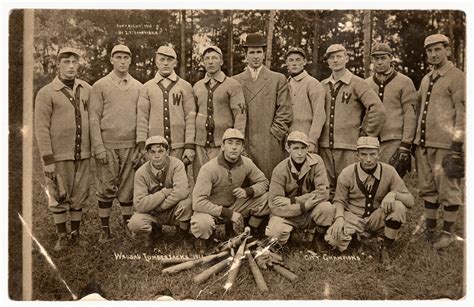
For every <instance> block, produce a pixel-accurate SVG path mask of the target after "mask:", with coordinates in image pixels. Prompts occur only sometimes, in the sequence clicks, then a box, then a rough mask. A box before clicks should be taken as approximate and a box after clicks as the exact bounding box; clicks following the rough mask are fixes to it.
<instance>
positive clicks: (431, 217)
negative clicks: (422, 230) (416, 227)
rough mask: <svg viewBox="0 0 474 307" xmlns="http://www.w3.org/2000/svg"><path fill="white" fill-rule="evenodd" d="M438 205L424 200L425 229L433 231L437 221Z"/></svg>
mask: <svg viewBox="0 0 474 307" xmlns="http://www.w3.org/2000/svg"><path fill="white" fill-rule="evenodd" d="M438 208H439V204H438V203H430V202H428V201H426V200H425V216H426V228H429V229H434V228H435V227H436V220H437V219H438Z"/></svg>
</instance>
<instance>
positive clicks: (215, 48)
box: [202, 46, 222, 57]
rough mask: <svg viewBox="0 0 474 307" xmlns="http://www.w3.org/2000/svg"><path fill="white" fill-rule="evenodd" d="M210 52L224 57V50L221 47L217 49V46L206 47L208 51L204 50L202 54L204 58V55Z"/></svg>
mask: <svg viewBox="0 0 474 307" xmlns="http://www.w3.org/2000/svg"><path fill="white" fill-rule="evenodd" d="M210 50H212V51H215V52H217V53H219V54H220V56H221V57H222V50H221V49H220V48H219V47H217V46H209V47H206V49H204V51H203V52H202V56H204V55H205V54H206V53H207V52H209V51H210Z"/></svg>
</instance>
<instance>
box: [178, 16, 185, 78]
mask: <svg viewBox="0 0 474 307" xmlns="http://www.w3.org/2000/svg"><path fill="white" fill-rule="evenodd" d="M180 15H181V24H180V35H181V40H180V43H181V46H180V51H181V52H180V61H179V62H180V65H179V75H180V76H181V78H184V79H186V10H181V11H180Z"/></svg>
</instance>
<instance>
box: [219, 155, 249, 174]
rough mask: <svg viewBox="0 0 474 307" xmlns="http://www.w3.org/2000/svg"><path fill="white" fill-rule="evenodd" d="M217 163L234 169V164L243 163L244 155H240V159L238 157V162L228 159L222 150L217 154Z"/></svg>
mask: <svg viewBox="0 0 474 307" xmlns="http://www.w3.org/2000/svg"><path fill="white" fill-rule="evenodd" d="M217 163H218V164H219V165H222V166H223V167H225V168H226V169H229V170H230V169H232V168H233V167H234V166H239V165H241V164H242V163H243V162H242V156H240V157H239V159H237V161H236V162H229V161H227V160H226V158H224V153H223V152H222V153H221V154H220V155H219V156H217Z"/></svg>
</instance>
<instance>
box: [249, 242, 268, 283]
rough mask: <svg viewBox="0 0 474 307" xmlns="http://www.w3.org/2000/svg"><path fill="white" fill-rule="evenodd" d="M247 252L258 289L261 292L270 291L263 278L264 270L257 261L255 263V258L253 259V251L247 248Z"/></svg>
mask: <svg viewBox="0 0 474 307" xmlns="http://www.w3.org/2000/svg"><path fill="white" fill-rule="evenodd" d="M245 253H246V254H247V260H248V261H249V266H250V271H252V275H253V279H255V283H256V284H257V288H258V290H260V292H265V291H268V287H267V283H266V282H265V279H264V278H263V275H262V272H261V271H260V269H259V268H258V265H257V263H255V259H253V256H252V253H251V252H250V251H249V250H248V249H247V250H246V251H245Z"/></svg>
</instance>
